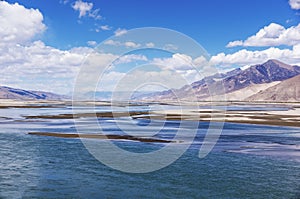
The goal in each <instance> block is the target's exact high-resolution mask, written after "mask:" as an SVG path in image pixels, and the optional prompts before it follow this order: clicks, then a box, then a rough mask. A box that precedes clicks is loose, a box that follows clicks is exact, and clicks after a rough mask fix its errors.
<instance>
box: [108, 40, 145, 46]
mask: <svg viewBox="0 0 300 199" xmlns="http://www.w3.org/2000/svg"><path fill="white" fill-rule="evenodd" d="M104 44H106V45H111V46H124V47H127V48H138V47H140V46H141V44H138V43H135V42H133V41H126V42H120V41H115V40H111V39H110V40H107V41H105V42H104Z"/></svg>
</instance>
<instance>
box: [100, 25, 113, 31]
mask: <svg viewBox="0 0 300 199" xmlns="http://www.w3.org/2000/svg"><path fill="white" fill-rule="evenodd" d="M100 29H101V30H111V27H110V26H109V25H104V26H100Z"/></svg>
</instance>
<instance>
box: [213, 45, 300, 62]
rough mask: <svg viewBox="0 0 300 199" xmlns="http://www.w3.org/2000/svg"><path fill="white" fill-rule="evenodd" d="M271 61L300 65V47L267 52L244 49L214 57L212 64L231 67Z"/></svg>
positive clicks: (267, 50) (275, 49)
mask: <svg viewBox="0 0 300 199" xmlns="http://www.w3.org/2000/svg"><path fill="white" fill-rule="evenodd" d="M269 59H278V60H281V61H283V62H286V63H288V64H297V65H300V45H299V44H298V45H294V46H293V48H292V49H279V48H276V47H270V48H268V49H266V50H256V51H250V50H246V49H242V50H240V51H238V52H235V53H233V54H225V53H219V54H217V55H215V56H212V58H211V60H210V63H211V64H213V65H217V66H221V67H222V66H223V67H230V66H233V65H235V66H244V65H252V64H258V63H263V62H265V61H267V60H269Z"/></svg>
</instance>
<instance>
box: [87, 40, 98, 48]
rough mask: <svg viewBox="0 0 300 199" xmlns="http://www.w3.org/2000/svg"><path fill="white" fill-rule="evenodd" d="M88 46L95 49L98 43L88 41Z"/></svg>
mask: <svg viewBox="0 0 300 199" xmlns="http://www.w3.org/2000/svg"><path fill="white" fill-rule="evenodd" d="M87 45H89V46H92V47H94V46H96V45H97V42H96V41H88V42H87Z"/></svg>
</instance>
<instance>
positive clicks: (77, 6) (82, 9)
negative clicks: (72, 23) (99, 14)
mask: <svg viewBox="0 0 300 199" xmlns="http://www.w3.org/2000/svg"><path fill="white" fill-rule="evenodd" d="M72 8H73V9H74V10H76V11H79V18H81V17H84V16H85V15H86V14H88V13H89V12H90V11H91V10H92V8H93V3H88V2H83V1H81V0H78V1H76V2H75V3H74V4H73V5H72Z"/></svg>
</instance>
